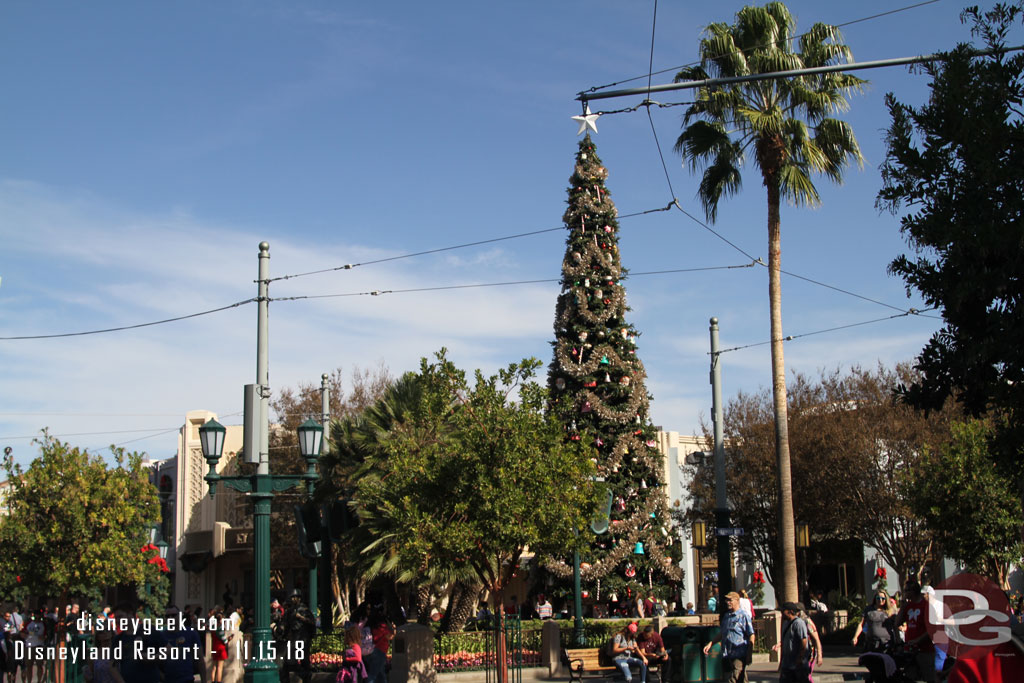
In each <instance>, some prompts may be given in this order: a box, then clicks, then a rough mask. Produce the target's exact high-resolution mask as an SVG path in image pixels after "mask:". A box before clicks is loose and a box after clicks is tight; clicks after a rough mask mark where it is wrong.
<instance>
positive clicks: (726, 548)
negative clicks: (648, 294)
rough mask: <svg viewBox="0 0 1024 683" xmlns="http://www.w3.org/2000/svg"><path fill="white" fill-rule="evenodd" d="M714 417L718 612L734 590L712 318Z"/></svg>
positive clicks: (719, 370)
mask: <svg viewBox="0 0 1024 683" xmlns="http://www.w3.org/2000/svg"><path fill="white" fill-rule="evenodd" d="M711 419H712V422H713V424H714V435H715V529H716V530H715V542H716V543H715V546H716V548H717V549H718V613H719V614H724V613H725V611H726V606H725V594H726V593H728V592H729V591H731V590H732V550H731V544H730V543H729V536H728V535H726V534H723V533H722V531H723V530H726V529H729V528H730V521H729V499H728V497H727V495H726V491H725V444H724V443H723V441H724V436H723V426H722V364H721V351H719V347H718V318H712V319H711Z"/></svg>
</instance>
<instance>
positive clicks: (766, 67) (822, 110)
mask: <svg viewBox="0 0 1024 683" xmlns="http://www.w3.org/2000/svg"><path fill="white" fill-rule="evenodd" d="M795 28H796V20H795V19H794V18H793V16H792V15H791V14H790V12H789V10H788V9H787V8H786V6H785V5H784V4H782V3H781V2H771V3H768V4H767V5H765V6H764V7H753V6H749V7H744V8H743V9H741V10H740V11H739V12H737V13H736V21H735V23H734V24H732V25H729V24H726V23H715V24H711V25H710V26H708V27H707V29H705V34H706V37H705V38H703V39H702V40H701V42H700V65H699V66H695V67H691V68H686V69H683V70H682V71H680V72H679V73H678V74H677V76H676V80H677V81H688V80H701V79H706V78H710V77H734V76H753V75H757V74H764V73H771V72H775V71H783V70H791V69H801V68H810V67H818V66H826V65H830V64H837V63H841V62H842V61H844V60H845V61H850V60H851V59H852V56H851V53H850V49H849V48H848V47H847V46H846V45H845V44H843V43H842V42H841V41H842V36H841V34H840V32H839V29H838V28H836V27H835V26H830V25H828V24H822V23H817V24H814V25H813V26H812V27H811V28H810V30H808V31H807V32H806V33H804V34H802V35H800V36H797V35H796V34H795ZM794 45H795V46H796V47H797V48H798V49H797V50H794V49H793V48H794ZM864 83H865V81H863V80H862V79H860V78H857V77H855V76H851V75H849V74H843V73H827V74H816V75H806V76H799V77H795V78H787V79H767V80H759V81H747V82H742V83H734V84H729V85H715V86H704V87H701V88H699V89H698V90H697V94H696V102H695V103H694V104H693V105H691V106H690V107H689V108H688V109H687V111H686V116H685V118H684V123H683V125H684V130H683V133H682V134H681V135H680V136H679V138H678V140H677V141H676V146H675V149H676V151H677V152H679V153H681V154H682V155H683V157H684V159H685V160H688V161H689V162H690V163H691V166H692V168H693V169H694V170H703V175H702V177H701V182H700V187H699V190H698V196H699V197H700V200H701V203H702V204H703V206H704V212H705V214H706V215H707V217H708V220H710V221H714V219H715V217H716V214H717V211H718V203H719V201H720V200H721V199H722V198H723V197H727V196H730V195H733V194H736V193H738V192H739V190H740V187H741V175H740V167H741V166H742V165H743V163H744V161H745V157H746V154H747V153H748V151H749V152H752V154H753V161H754V164H755V165H756V166H757V168H758V170H759V171H760V173H761V180H762V182H763V183H764V187H765V191H766V194H767V199H768V299H769V308H770V312H771V357H772V397H773V413H774V417H775V442H776V443H775V452H776V480H777V486H778V491H779V510H778V524H779V533H778V539H779V556H780V564H781V569H782V571H781V576H780V577H779V578H780V579H781V586H782V591H781V595H782V596H783V597H784V599H785V600H796V595H797V585H796V540H795V532H794V526H793V524H794V523H793V488H792V481H791V474H790V453H789V433H788V422H787V404H786V371H785V364H784V358H783V334H782V285H781V280H780V276H781V249H782V239H781V226H782V219H781V211H780V208H781V207H780V205H781V200H782V198H783V197H785V198H786V199H787V200H789V201H790V202H791V203H793V204H794V205H796V206H802V205H810V206H815V205H817V204H819V203H820V199H819V196H818V191H817V189H816V188H815V186H814V183H813V181H812V179H811V176H812V175H813V174H816V173H818V174H823V175H825V176H826V177H827V178H829V179H830V180H832V181H834V182H840V181H841V180H842V176H843V172H844V170H845V169H846V167H847V165H848V164H849V162H850V161H856V162H858V163H860V162H861V160H862V157H861V154H860V148H859V147H858V145H857V140H856V138H855V137H854V135H853V130H852V129H851V128H850V126H849V124H847V123H846V122H844V121H841V120H838V119H834V118H831V115H832V114H834V113H835V112H838V111H843V110H846V109H847V108H848V103H847V100H846V96H847V95H848V94H850V93H852V92H855V91H859V90H860V89H861V88H862V87H863V84H864Z"/></svg>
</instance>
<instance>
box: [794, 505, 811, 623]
mask: <svg viewBox="0 0 1024 683" xmlns="http://www.w3.org/2000/svg"><path fill="white" fill-rule="evenodd" d="M796 547H797V548H798V549H800V550H802V551H803V556H804V562H803V565H804V566H803V569H804V585H805V586H806V587H807V592H808V594H807V595H806V596H805V597H806V598H807V608H808V609H810V607H811V601H810V590H811V581H810V578H809V577H808V576H807V549H808V548H810V547H811V527H810V525H809V524H797V525H796Z"/></svg>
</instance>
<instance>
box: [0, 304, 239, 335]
mask: <svg viewBox="0 0 1024 683" xmlns="http://www.w3.org/2000/svg"><path fill="white" fill-rule="evenodd" d="M254 301H256V299H255V298H252V299H245V300H244V301H236V302H235V303H233V304H228V305H227V306H221V307H219V308H211V309H210V310H208V311H200V312H199V313H190V314H188V315H179V316H177V317H174V318H165V319H163V320H154V321H153V322H148V323H139V324H137V325H123V326H121V327H107V328H104V329H102V330H88V331H85V332H63V333H60V334H25V335H18V336H11V337H0V341H14V340H21V339H58V338H61V337H84V336H86V335H90V334H103V333H105V332H122V331H124V330H137V329H139V328H140V327H152V326H153V325H163V324H165V323H173V322H178V321H179V320H188V319H189V318H198V317H199V316H203V315H209V314H211V313H220V312H221V311H226V310H228V309H231V308H238V307H239V306H244V305H245V304H251V303H252V302H254Z"/></svg>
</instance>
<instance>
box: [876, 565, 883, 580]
mask: <svg viewBox="0 0 1024 683" xmlns="http://www.w3.org/2000/svg"><path fill="white" fill-rule="evenodd" d="M875 578H876V579H884V578H886V569H885V567H879V568H878V569H876V570H875Z"/></svg>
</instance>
